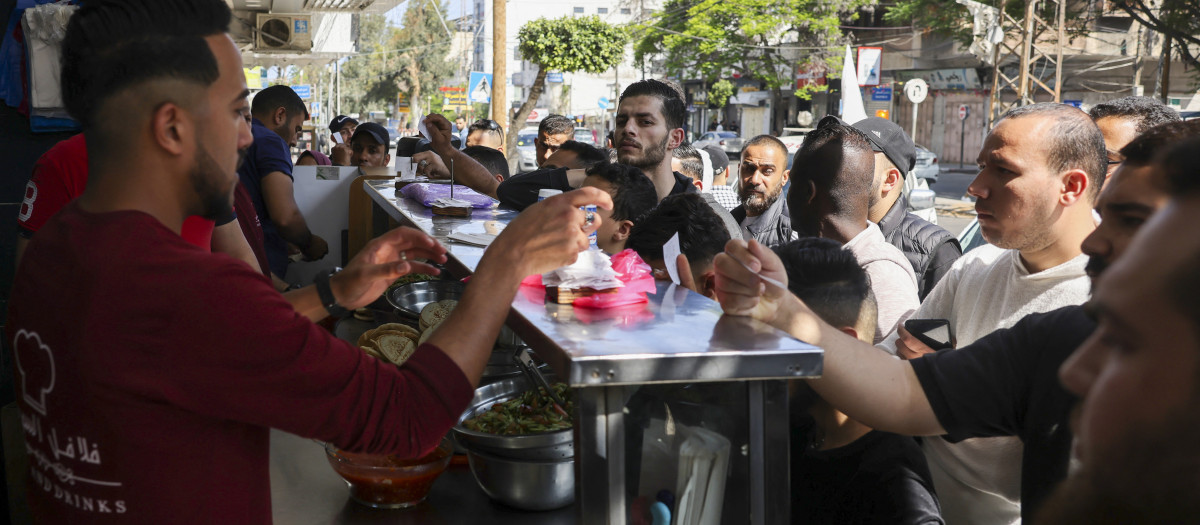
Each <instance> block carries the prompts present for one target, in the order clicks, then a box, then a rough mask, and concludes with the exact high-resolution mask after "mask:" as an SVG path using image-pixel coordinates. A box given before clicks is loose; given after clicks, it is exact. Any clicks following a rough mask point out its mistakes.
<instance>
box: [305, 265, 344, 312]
mask: <svg viewBox="0 0 1200 525" xmlns="http://www.w3.org/2000/svg"><path fill="white" fill-rule="evenodd" d="M340 271H342V269H341V268H340V267H337V266H334V267H333V268H332V269H330V270H329V271H327V272H317V275H316V277H313V284H315V285H317V297H320V298H321V304H322V305H324V306H325V311H327V312H329V315H332V316H334V317H346V316H347V315H350V310H347V309H346V307H344V306H342V305H340V304H338V302H337V298H336V297H334V296H333V288H331V287H330V286H329V278H330V277H333V274H335V273H338V272H340Z"/></svg>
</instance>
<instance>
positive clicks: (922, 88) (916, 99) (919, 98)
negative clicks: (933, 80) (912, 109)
mask: <svg viewBox="0 0 1200 525" xmlns="http://www.w3.org/2000/svg"><path fill="white" fill-rule="evenodd" d="M904 94H905V95H907V96H908V100H909V102H912V103H913V104H920V103H922V102H925V96H926V95H928V94H929V84H926V83H925V81H924V80H921V79H919V78H914V79H912V80H909V81H908V82H905V83H904Z"/></svg>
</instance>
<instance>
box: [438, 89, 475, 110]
mask: <svg viewBox="0 0 1200 525" xmlns="http://www.w3.org/2000/svg"><path fill="white" fill-rule="evenodd" d="M470 107H471V105H470V104H469V103H468V102H467V93H466V92H465V91H459V92H452V91H448V92H446V94H445V96H444V97H443V98H442V109H443V110H450V111H465V110H467V109H468V108H470Z"/></svg>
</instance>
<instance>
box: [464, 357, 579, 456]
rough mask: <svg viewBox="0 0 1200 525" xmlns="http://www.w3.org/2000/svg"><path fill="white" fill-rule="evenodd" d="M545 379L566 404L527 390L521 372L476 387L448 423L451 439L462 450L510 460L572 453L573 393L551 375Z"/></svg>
mask: <svg viewBox="0 0 1200 525" xmlns="http://www.w3.org/2000/svg"><path fill="white" fill-rule="evenodd" d="M550 381H551V388H554V389H555V391H556V392H557V393H558V395H559V397H561V398H562V399H563V400H564V402H566V405H567V406H565V407H561V406H557V405H556V404H555V403H554V402H553V401H551V399H550V396H548V395H546V394H545V393H544V392H543V391H541V389H538V390H537V391H534V390H533V389H531V388H530V382H529V380H528V379H527V378H526V377H525V376H517V377H512V378H509V379H504V380H502V381H499V382H496V383H492V384H490V385H486V386H482V387H480V388H478V389H477V390H475V398H474V399H472V400H471V403H470V405H469V406H470V408H468V409H467V411H466V412H464V413H463V415H462V416H461V417H460V418H459V422H458V425H455V427H454V438H455V440H456V441H458V444H459V446H461V447H462V448H464V449H466V450H476V451H480V452H484V453H487V454H491V455H493V456H500V457H505V458H511V459H527V460H559V459H567V458H573V457H575V445H574V441H573V436H572V432H571V414H572V411H573V409H574V402H573V395H572V392H571V389H570V388H568V387H567V385H566V384H565V383H557V382H553V379H552V376H551V378H550Z"/></svg>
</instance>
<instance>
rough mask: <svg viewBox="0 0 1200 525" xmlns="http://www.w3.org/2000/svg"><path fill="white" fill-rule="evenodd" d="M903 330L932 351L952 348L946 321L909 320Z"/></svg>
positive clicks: (948, 326) (948, 324)
mask: <svg viewBox="0 0 1200 525" xmlns="http://www.w3.org/2000/svg"><path fill="white" fill-rule="evenodd" d="M904 329H905V330H908V333H910V334H912V335H913V337H916V338H917V339H918V340H919V341H921V342H922V343H925V346H928V347H929V348H932V349H934V350H943V349H946V348H954V346H955V341H954V336H953V335H952V334H951V333H950V321H948V320H946V319H909V320H907V321H904Z"/></svg>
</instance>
